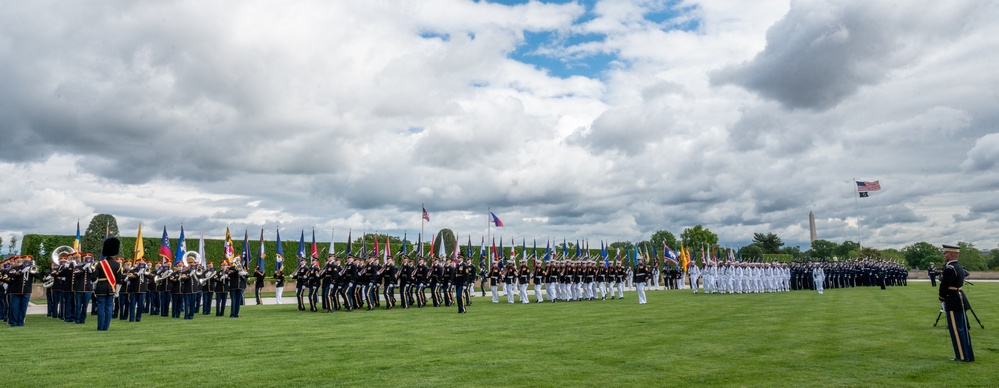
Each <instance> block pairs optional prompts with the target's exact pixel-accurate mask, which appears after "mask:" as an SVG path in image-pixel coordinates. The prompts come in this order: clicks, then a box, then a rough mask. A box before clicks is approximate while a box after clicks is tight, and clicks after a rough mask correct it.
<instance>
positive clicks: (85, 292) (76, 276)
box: [73, 264, 96, 325]
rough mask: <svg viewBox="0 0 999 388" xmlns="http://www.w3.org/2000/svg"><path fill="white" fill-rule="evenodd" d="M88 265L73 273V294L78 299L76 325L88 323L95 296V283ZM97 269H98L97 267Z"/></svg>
mask: <svg viewBox="0 0 999 388" xmlns="http://www.w3.org/2000/svg"><path fill="white" fill-rule="evenodd" d="M86 266H87V265H86V264H84V265H82V266H81V267H78V268H77V269H76V270H75V271H73V294H74V295H75V297H76V323H77V324H80V325H82V324H84V323H87V313H88V312H89V311H88V309H89V307H90V306H89V305H90V298H91V297H92V296H93V295H94V283H93V282H92V281H90V272H88V271H87V270H86ZM95 268H96V267H95Z"/></svg>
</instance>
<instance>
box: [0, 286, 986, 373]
mask: <svg viewBox="0 0 999 388" xmlns="http://www.w3.org/2000/svg"><path fill="white" fill-rule="evenodd" d="M996 291H999V284H996V283H981V284H978V285H976V286H974V287H972V288H970V290H969V293H970V298H971V301H972V303H973V305H974V306H975V307H976V308H977V310H976V312H977V313H978V315H979V317H980V318H982V319H984V320H985V321H983V323H985V324H986V327H989V325H990V324H996V321H994V319H995V317H997V314H995V312H994V311H995V310H994V308H992V306H995V305H996V301H997V298H996V297H995V296H994V295H995V294H996ZM648 296H649V304H647V305H644V306H640V305H638V303H637V298H636V297H635V294H634V293H626V294H625V299H624V300H607V301H583V302H571V303H563V302H560V303H557V304H550V303H545V304H529V305H522V304H520V303H519V302H518V303H517V304H514V305H510V304H507V303H506V302H505V299H504V300H503V301H502V303H499V304H493V303H490V301H489V298H481V297H479V298H473V304H472V306H470V307H469V313H468V314H463V315H459V314H457V313H456V310H457V309H456V308H455V307H452V308H443V307H442V308H432V307H427V308H423V309H416V308H411V309H409V310H402V309H399V308H397V309H394V310H391V311H385V310H378V311H355V312H352V313H346V312H336V313H333V314H324V313H308V312H299V311H297V310H296V308H295V306H294V305H280V306H278V305H265V306H245V307H244V309H243V311H242V315H243V317H241V318H239V319H230V318H227V317H221V318H218V317H215V316H214V314H212V315H209V316H203V315H198V316H197V317H196V318H195V319H194V320H190V321H184V320H179V319H172V318H162V317H158V316H156V317H152V316H148V315H147V316H146V317H144V318H143V322H141V323H128V322H122V321H119V320H115V321H114V322H113V323H112V325H111V331H110V332H106V333H98V332H97V331H96V330H95V329H94V326H95V324H96V318H95V317H89V318H88V323H87V325H84V326H79V325H74V324H66V323H62V322H59V321H57V320H54V319H51V318H45V317H43V316H37V315H35V316H28V318H27V326H26V327H23V328H10V327H4V328H2V329H0V338H2V340H3V343H4V345H5V348H7V349H11V350H12V351H6V352H3V353H2V354H3V356H0V357H2V358H0V362H2V364H3V365H4V366H5V369H7V370H10V371H17V373H10V374H8V375H7V376H6V377H5V379H6V380H5V385H7V386H15V387H20V386H52V385H58V386H93V385H94V384H99V385H112V386H115V385H135V384H137V382H141V383H142V384H144V385H150V386H178V385H191V384H195V385H212V386H240V387H244V386H330V385H333V386H623V385H647V386H706V385H710V386H925V385H961V386H988V385H992V384H993V382H994V381H999V372H997V371H996V370H997V368H995V367H994V366H995V359H996V349H997V348H999V346H997V344H996V343H997V341H996V336H995V335H994V334H993V331H991V330H992V329H988V330H981V329H980V328H979V327H978V326H977V323H975V322H974V321H972V324H973V328H972V337H973V339H974V344H975V351H976V357H977V358H978V361H977V362H975V363H973V364H960V363H950V362H947V361H946V360H947V358H949V357H952V354H953V352H952V350H951V346H950V340H949V339H948V337H947V332H946V329H945V327H946V321H945V320H943V319H941V322H940V325H938V327H936V328H934V327H933V326H932V324H933V320H934V319H935V318H936V314H937V310H938V309H939V304H938V303H937V302H936V291H935V290H934V289H932V288H931V287H929V286H928V285H926V284H924V283H913V284H912V285H910V286H908V287H890V288H889V289H888V290H885V291H882V290H880V289H877V288H866V287H865V288H851V289H833V290H827V291H826V292H825V294H824V295H818V294H817V293H815V292H807V291H795V292H790V293H780V294H751V295H749V294H744V295H703V294H698V295H691V294H690V293H689V291H650V292H648ZM532 300H533V296H532ZM973 319H974V318H972V320H973ZM108 360H113V361H111V362H108ZM98 366H100V367H98ZM70 370H71V371H74V372H73V374H72V376H73V377H72V378H71V379H67V378H66V374H65V373H56V372H57V371H70ZM98 382H99V383H98Z"/></svg>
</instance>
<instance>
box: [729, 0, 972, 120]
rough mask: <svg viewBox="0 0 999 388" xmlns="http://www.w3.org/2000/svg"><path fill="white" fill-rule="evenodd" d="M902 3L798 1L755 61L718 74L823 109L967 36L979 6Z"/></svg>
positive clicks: (796, 104) (787, 101)
mask: <svg viewBox="0 0 999 388" xmlns="http://www.w3.org/2000/svg"><path fill="white" fill-rule="evenodd" d="M909 5H910V6H908V7H897V6H896V5H894V4H888V3H880V4H879V3H871V2H865V1H845V2H844V1H831V2H830V1H794V2H792V4H791V10H790V11H789V12H788V13H787V15H785V16H784V17H783V18H782V19H781V20H780V21H778V22H777V23H776V24H774V25H773V26H772V27H770V29H769V30H768V31H767V46H766V48H765V49H764V50H763V51H761V52H760V53H759V54H757V55H756V57H755V58H753V59H752V60H751V61H748V62H745V63H743V64H740V65H736V66H731V67H726V68H724V69H721V70H719V71H717V72H715V73H713V74H712V82H713V83H714V84H716V85H723V84H735V85H740V86H742V87H744V88H747V89H749V90H752V91H755V92H757V93H759V94H760V95H762V96H764V97H766V98H769V99H773V100H776V101H779V102H780V103H781V104H783V105H784V106H786V107H789V108H795V109H816V110H824V109H828V108H830V107H832V106H835V105H836V104H838V103H839V102H840V101H842V100H843V99H844V98H846V97H848V96H850V95H852V94H854V93H856V91H857V90H858V89H859V88H861V87H864V86H867V85H874V84H877V83H878V82H880V81H881V80H882V79H884V77H886V76H887V75H888V74H889V73H890V72H891V71H892V70H894V69H896V68H899V67H901V66H905V65H906V64H908V63H909V62H910V61H913V60H917V59H918V57H919V55H920V54H921V53H923V52H926V51H927V50H930V49H931V48H933V47H935V46H936V44H939V43H940V42H947V41H950V40H951V39H953V38H954V37H956V36H958V35H960V34H961V33H963V32H964V31H963V26H964V22H965V20H966V19H967V18H970V17H973V16H974V13H973V12H974V11H975V9H976V7H975V4H972V3H964V4H961V5H956V4H940V3H937V2H923V3H921V4H918V5H917V4H909Z"/></svg>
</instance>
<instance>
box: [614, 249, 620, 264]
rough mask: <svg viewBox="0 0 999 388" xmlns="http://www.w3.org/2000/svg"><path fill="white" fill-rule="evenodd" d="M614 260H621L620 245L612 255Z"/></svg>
mask: <svg viewBox="0 0 999 388" xmlns="http://www.w3.org/2000/svg"><path fill="white" fill-rule="evenodd" d="M614 261H616V262H620V261H621V247H617V254H616V255H615V256H614Z"/></svg>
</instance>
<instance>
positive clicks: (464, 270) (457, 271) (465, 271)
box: [454, 252, 475, 314]
mask: <svg viewBox="0 0 999 388" xmlns="http://www.w3.org/2000/svg"><path fill="white" fill-rule="evenodd" d="M463 258H464V255H463V254H461V253H460V252H459V253H458V258H457V259H456V260H455V261H456V262H457V263H455V264H456V265H455V266H454V297H455V302H457V303H458V314H466V313H468V311H466V310H465V297H466V296H465V284H466V282H467V281H468V280H469V279H471V276H472V271H474V270H475V269H474V268H472V263H471V262H469V263H468V264H467V265H466V264H465V263H463V262H461V261H459V260H461V259H463Z"/></svg>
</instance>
